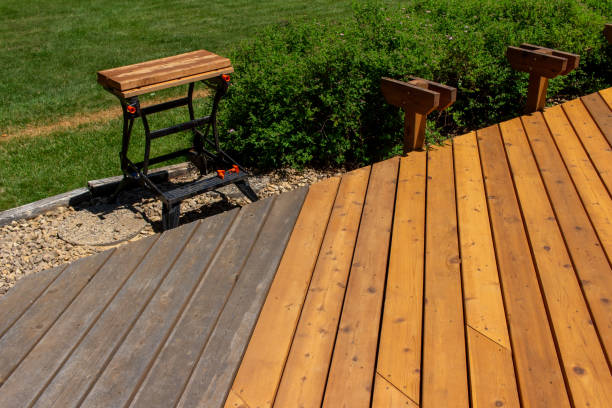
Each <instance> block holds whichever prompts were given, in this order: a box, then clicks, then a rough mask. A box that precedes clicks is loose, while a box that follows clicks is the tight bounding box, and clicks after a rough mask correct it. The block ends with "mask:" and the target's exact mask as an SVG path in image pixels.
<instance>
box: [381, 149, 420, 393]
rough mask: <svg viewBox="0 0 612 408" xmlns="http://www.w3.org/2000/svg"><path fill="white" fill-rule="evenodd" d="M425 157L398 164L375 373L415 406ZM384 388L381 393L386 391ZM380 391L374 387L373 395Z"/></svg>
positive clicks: (414, 156)
mask: <svg viewBox="0 0 612 408" xmlns="http://www.w3.org/2000/svg"><path fill="white" fill-rule="evenodd" d="M426 173H427V153H426V152H412V153H410V154H409V155H408V156H406V157H402V158H401V159H400V171H399V177H398V181H397V195H396V204H395V216H394V219H393V234H392V241H391V252H390V255H389V272H388V276H387V288H386V291H385V306H384V313H383V316H382V319H383V322H382V328H381V333H380V345H379V348H378V363H377V366H376V369H377V371H378V373H379V374H380V375H381V376H382V377H383V378H384V379H385V380H386V381H388V382H390V383H391V384H393V386H395V387H396V388H397V389H398V390H400V391H401V392H402V393H404V394H406V395H407V396H408V397H409V398H410V399H411V400H412V401H415V402H416V403H418V402H419V401H420V388H421V333H422V332H421V328H422V325H423V270H424V261H425V197H426V189H425V187H426ZM385 389H386V388H385ZM378 392H382V390H379V389H378V388H376V387H375V388H374V400H377V398H378V397H377V396H376V394H377V393H378Z"/></svg>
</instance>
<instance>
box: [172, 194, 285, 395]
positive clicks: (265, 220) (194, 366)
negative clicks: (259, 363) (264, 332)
mask: <svg viewBox="0 0 612 408" xmlns="http://www.w3.org/2000/svg"><path fill="white" fill-rule="evenodd" d="M276 198H277V196H274V197H273V198H272V200H271V201H272V202H271V203H270V204H269V205H268V209H267V210H266V214H265V216H264V220H263V221H262V222H261V224H260V226H259V229H258V231H257V234H256V235H255V238H254V239H253V241H251V245H250V246H249V251H248V254H247V255H246V256H245V257H244V261H243V262H242V265H240V268H239V269H238V271H239V272H238V274H237V275H236V277H235V279H234V283H233V284H232V287H231V289H230V290H229V291H228V292H227V296H226V298H225V301H224V302H223V306H222V307H221V308H220V309H219V314H218V315H217V317H216V318H215V322H214V324H213V325H211V329H210V332H209V333H208V336H207V337H206V341H205V342H204V343H203V345H202V347H201V349H200V351H199V353H198V358H197V360H196V361H195V363H194V364H193V366H192V367H191V372H190V373H189V375H188V376H187V377H186V380H185V384H183V389H182V390H181V391H180V393H179V394H177V399H176V402H175V404H174V406H175V407H178V405H179V404H180V402H181V399H182V398H183V395H184V394H185V392H186V391H187V388H188V386H189V382H190V381H191V378H192V377H193V374H194V373H195V370H196V368H197V367H198V365H199V363H200V360H201V359H202V356H203V355H204V351H205V350H206V346H208V344H209V342H210V339H211V337H212V335H213V333H214V331H215V328H216V327H217V324H218V323H219V319H220V318H221V315H222V314H223V311H224V310H225V306H226V305H227V302H228V301H229V299H230V297H231V294H232V292H233V291H234V288H235V287H236V284H237V283H238V278H239V277H240V275H241V274H242V271H243V270H244V267H245V265H246V264H247V261H248V259H249V257H250V256H251V253H252V251H253V247H255V243H256V242H257V240H258V239H259V236H260V235H261V231H262V230H263V228H264V226H265V224H266V223H267V222H268V217H269V215H270V213H271V212H272V207H273V206H274V204H275V203H276V201H277V199H276ZM243 213H244V210H243V209H240V214H238V215H237V216H236V219H237V218H238V216H242V214H243ZM232 226H233V223H232ZM228 233H229V229H228ZM226 238H227V236H226ZM224 243H225V239H224V240H223V242H222V244H221V246H222V245H223V244H224ZM221 246H220V247H221ZM217 254H218V253H217ZM216 259H217V258H216V257H214V259H213V260H212V261H211V262H214V261H215V260H216ZM211 264H212V263H211ZM251 334H252V333H251ZM249 341H250V339H249ZM247 344H248V342H247ZM245 351H246V349H245ZM241 360H242V358H241ZM234 375H235V373H234ZM233 381H234V380H233V379H232V383H233ZM232 383H230V387H229V389H228V392H227V394H229V392H231V389H232V387H231V384H232ZM223 400H224V401H225V400H227V395H225V397H224V398H223Z"/></svg>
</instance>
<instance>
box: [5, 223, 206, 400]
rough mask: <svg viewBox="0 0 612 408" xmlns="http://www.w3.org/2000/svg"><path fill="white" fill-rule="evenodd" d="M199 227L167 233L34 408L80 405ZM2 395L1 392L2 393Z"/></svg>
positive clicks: (184, 227)
mask: <svg viewBox="0 0 612 408" xmlns="http://www.w3.org/2000/svg"><path fill="white" fill-rule="evenodd" d="M197 225H198V224H197V223H192V224H188V225H185V226H183V227H180V228H176V229H174V230H171V231H166V232H164V233H163V234H162V235H161V236H160V237H159V239H158V240H157V242H156V243H155V245H153V247H152V248H151V250H150V252H149V255H148V256H147V257H146V258H145V259H144V260H143V262H141V263H140V265H139V266H138V267H137V269H136V271H134V273H133V274H132V276H131V277H130V278H129V279H128V281H127V282H126V283H125V285H124V286H123V287H122V289H121V290H120V291H119V293H118V294H117V295H116V297H115V299H114V300H113V302H112V303H111V304H110V305H109V306H108V308H107V309H106V310H105V311H104V313H102V315H101V316H100V318H99V319H98V321H97V322H96V324H95V325H94V326H93V327H92V328H91V330H90V331H89V332H88V333H87V335H86V336H85V338H84V339H83V340H82V341H81V343H80V344H79V345H78V347H77V348H76V349H75V350H74V352H73V353H72V355H71V356H70V358H69V359H68V360H67V361H66V362H65V363H64V365H63V366H62V368H61V369H60V370H59V371H58V372H57V374H56V375H55V376H54V378H53V380H51V382H50V383H49V385H48V386H47V387H46V388H45V390H44V391H43V393H42V394H41V395H40V397H39V398H38V400H37V402H36V404H35V405H34V406H35V407H57V408H68V407H76V406H78V405H80V402H81V401H82V399H83V398H84V397H85V396H86V394H87V392H88V390H89V389H91V387H93V385H94V383H95V381H96V380H97V378H98V377H99V375H100V373H101V372H102V371H103V370H104V368H105V367H106V365H107V364H108V362H109V361H110V359H111V358H112V357H113V355H114V353H115V351H116V349H117V348H118V347H119V345H121V343H122V341H123V339H124V338H125V336H126V335H127V333H128V332H129V330H130V328H131V327H132V326H133V324H134V322H135V321H136V319H137V318H138V317H139V316H140V314H141V313H142V310H143V309H144V308H145V307H146V305H147V304H148V302H149V300H150V299H151V297H152V296H153V294H154V293H155V291H156V290H157V288H158V287H159V285H160V284H161V282H162V281H163V279H164V277H165V276H166V274H167V273H168V271H169V270H170V268H171V267H172V265H173V264H174V261H175V260H176V258H177V257H178V256H179V255H180V254H181V252H182V250H183V248H184V246H185V245H186V243H187V242H188V241H189V238H190V237H191V235H192V234H193V232H194V231H195V229H196V227H197ZM0 392H2V391H1V389H0Z"/></svg>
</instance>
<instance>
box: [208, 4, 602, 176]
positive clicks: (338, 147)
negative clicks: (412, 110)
mask: <svg viewBox="0 0 612 408" xmlns="http://www.w3.org/2000/svg"><path fill="white" fill-rule="evenodd" d="M592 3H593V4H595V2H592ZM353 7H354V13H353V15H352V17H350V18H347V19H346V20H344V21H340V22H337V23H334V24H323V23H319V22H312V23H307V24H285V25H278V26H274V27H270V28H268V29H266V30H265V31H264V32H262V33H261V35H260V36H258V38H257V39H255V40H254V41H252V42H250V43H248V44H244V45H242V46H241V47H239V49H238V51H237V52H235V54H234V55H233V56H232V59H233V62H234V67H235V68H236V73H235V75H234V78H233V81H232V82H233V85H232V87H231V88H230V92H229V94H228V98H227V99H226V101H225V102H224V106H223V108H222V109H221V111H220V113H221V115H222V116H221V119H222V124H223V128H224V129H225V130H227V131H228V135H227V137H224V138H223V139H224V140H225V141H226V142H225V144H226V148H228V149H229V150H231V151H232V152H233V153H234V154H235V155H237V156H239V157H240V159H241V160H243V161H245V163H248V164H251V165H256V166H260V167H270V166H283V165H291V166H298V167H299V166H303V165H306V164H314V165H325V164H347V165H359V164H364V163H368V162H371V161H374V160H380V159H382V158H384V157H388V156H389V155H391V154H394V153H397V152H398V151H399V149H400V144H401V138H402V132H403V127H402V121H401V114H400V113H399V112H398V109H397V108H394V107H392V106H389V105H387V104H386V103H385V102H384V99H383V97H382V95H381V93H380V78H381V77H383V76H388V77H392V78H397V79H406V78H407V76H409V75H414V76H419V77H423V78H428V79H432V80H435V81H438V82H441V83H445V84H448V85H451V86H455V87H457V88H458V99H457V102H456V103H455V104H454V105H453V106H452V107H451V108H450V109H449V110H448V111H447V113H442V114H440V115H438V117H437V118H436V117H435V115H432V116H433V117H434V119H436V120H435V123H434V126H433V129H432V130H433V132H430V133H432V134H440V133H441V132H442V133H444V134H456V133H459V132H463V131H465V130H466V129H474V128H477V127H481V126H484V125H487V124H491V123H495V122H498V121H500V120H503V119H506V118H509V117H513V116H516V115H518V114H520V112H521V110H522V107H523V106H524V102H525V101H524V98H525V96H524V95H525V93H526V89H527V74H524V73H519V72H515V71H513V70H512V69H511V68H510V66H509V65H508V63H507V61H506V58H505V50H506V47H507V46H508V45H519V44H521V43H523V42H529V43H532V44H538V45H542V46H547V47H551V48H557V49H560V50H565V51H569V52H574V53H577V54H580V55H581V62H580V67H579V69H578V70H576V71H575V72H573V73H572V74H570V75H568V76H567V77H562V78H558V79H554V80H552V81H551V83H550V86H549V93H548V95H549V96H554V95H557V96H565V97H571V96H575V95H579V94H584V93H587V92H592V91H595V90H598V89H601V88H604V87H608V86H610V85H611V84H610V80H611V78H612V68H611V66H612V52H611V48H612V47H610V46H608V45H607V43H606V42H605V39H604V37H603V35H602V34H601V31H602V29H603V24H604V23H605V21H606V16H604V15H603V13H605V12H606V10H607V9H606V8H605V7H600V6H595V5H593V6H588V5H585V4H584V3H583V2H580V1H578V0H558V1H554V2H547V1H540V0H446V1H440V0H424V1H421V0H419V1H417V0H412V1H410V2H407V3H406V4H405V5H402V6H396V5H393V6H390V5H388V4H385V3H381V2H374V1H367V2H365V3H356V4H355V5H354V6H353ZM597 7H599V8H597ZM608 9H609V7H608Z"/></svg>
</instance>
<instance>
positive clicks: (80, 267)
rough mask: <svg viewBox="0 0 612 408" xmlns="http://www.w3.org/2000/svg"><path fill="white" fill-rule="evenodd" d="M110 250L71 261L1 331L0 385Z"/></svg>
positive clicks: (83, 285)
mask: <svg viewBox="0 0 612 408" xmlns="http://www.w3.org/2000/svg"><path fill="white" fill-rule="evenodd" d="M112 252H113V250H109V251H106V252H102V253H100V254H97V255H94V256H91V257H87V258H82V259H80V260H78V261H76V262H74V263H72V264H70V265H69V266H68V267H67V268H66V270H65V271H64V272H63V273H62V274H61V275H60V276H59V277H58V279H56V280H55V281H53V283H52V284H51V285H49V287H48V288H47V289H46V290H45V292H44V293H43V294H42V295H41V296H40V297H39V298H38V299H37V300H36V302H35V303H34V304H33V305H32V306H30V308H29V309H28V310H27V311H26V312H25V313H24V314H23V315H22V316H21V318H20V319H19V320H18V321H17V322H15V324H13V326H12V327H11V328H10V329H9V330H8V331H7V332H6V333H4V335H3V336H2V338H0V384H2V383H4V382H5V381H6V380H7V378H8V377H9V375H11V373H12V372H13V370H14V369H16V368H17V366H18V365H19V364H20V363H21V361H22V360H23V358H25V356H26V355H27V354H28V353H29V352H30V350H32V348H33V347H34V346H35V345H36V344H37V343H38V341H39V340H40V338H41V337H42V336H44V334H45V333H46V332H47V330H48V329H49V328H50V327H51V326H52V325H53V323H54V322H55V321H56V320H57V319H58V318H59V317H60V316H61V315H62V313H63V312H64V310H65V309H66V307H67V306H68V305H70V303H71V302H72V301H73V299H74V298H75V297H76V296H77V295H78V294H79V293H80V292H81V290H83V288H84V287H85V286H86V285H87V283H88V282H89V280H90V279H91V278H92V277H93V276H94V275H95V274H96V272H98V270H99V268H100V267H101V266H102V265H103V264H104V262H106V260H107V259H108V257H109V256H110V255H111V253H112Z"/></svg>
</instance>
